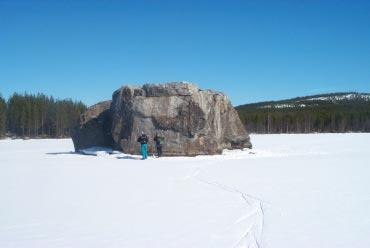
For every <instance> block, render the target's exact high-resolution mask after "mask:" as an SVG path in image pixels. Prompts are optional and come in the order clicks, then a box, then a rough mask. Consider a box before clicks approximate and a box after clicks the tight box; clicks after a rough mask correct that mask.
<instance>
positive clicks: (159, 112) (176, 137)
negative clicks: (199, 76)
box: [72, 82, 252, 156]
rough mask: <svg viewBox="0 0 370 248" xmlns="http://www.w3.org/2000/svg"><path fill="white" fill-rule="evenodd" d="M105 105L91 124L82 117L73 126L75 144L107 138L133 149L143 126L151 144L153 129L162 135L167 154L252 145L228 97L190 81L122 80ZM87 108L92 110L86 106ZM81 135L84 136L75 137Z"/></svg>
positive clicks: (126, 149) (114, 145)
mask: <svg viewBox="0 0 370 248" xmlns="http://www.w3.org/2000/svg"><path fill="white" fill-rule="evenodd" d="M109 105H110V108H109V109H108V103H106V105H104V107H102V108H101V109H100V110H103V109H104V110H103V111H102V112H100V114H99V115H98V116H99V117H97V119H96V117H94V118H92V119H91V120H93V122H92V124H89V123H90V122H89V121H88V122H81V123H80V125H79V129H75V130H76V133H75V134H74V135H73V137H72V138H73V141H74V143H75V147H76V149H81V148H82V147H86V146H87V145H90V146H102V145H103V144H107V146H109V145H110V147H112V148H114V149H119V150H122V151H123V152H125V153H130V154H138V153H139V151H140V147H139V144H138V143H137V137H138V136H139V135H140V133H141V132H142V131H143V132H145V133H146V134H147V135H148V136H149V138H150V144H149V147H150V149H151V150H154V144H153V137H154V135H155V134H156V133H158V134H160V135H162V136H163V137H164V138H165V144H164V147H163V152H164V155H168V156H179V155H185V156H194V155H201V154H219V153H221V152H222V150H223V149H241V148H251V146H252V145H251V143H250V139H249V135H248V134H247V132H246V130H245V128H244V126H243V124H242V122H241V121H240V119H239V116H238V114H237V112H236V110H235V109H234V108H233V106H232V105H231V103H230V101H229V99H228V98H227V97H226V96H225V95H224V94H222V93H220V92H216V91H212V90H201V89H199V88H198V86H196V85H194V84H191V83H186V82H180V83H167V84H145V85H143V86H141V87H138V86H124V87H122V88H120V89H118V90H117V91H115V92H114V93H113V99H112V102H111V103H109ZM95 108H96V107H95ZM88 111H91V112H94V111H92V110H90V108H89V110H88ZM96 113H99V111H97V112H96ZM104 113H105V114H104ZM102 114H103V116H101V115H102ZM85 115H86V114H85ZM88 116H89V115H88ZM91 120H90V121H91ZM99 121H102V123H101V122H99ZM86 124H89V127H88V128H87V127H85V126H86ZM98 124H99V125H98ZM108 128H110V130H109V131H108V130H107V129H108ZM94 129H95V131H94ZM79 132H84V134H83V135H82V134H81V133H79ZM95 132H96V133H97V135H95V136H94V135H93V133H95ZM89 135H91V137H87V136H89ZM81 137H83V138H84V142H81V141H79V139H80V138H81ZM109 138H110V139H109ZM109 143H110V144H109ZM76 144H78V145H76Z"/></svg>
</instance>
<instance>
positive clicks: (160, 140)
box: [154, 133, 164, 157]
mask: <svg viewBox="0 0 370 248" xmlns="http://www.w3.org/2000/svg"><path fill="white" fill-rule="evenodd" d="M154 142H155V148H156V149H157V156H158V157H161V156H162V146H163V144H164V137H162V136H158V134H157V133H156V134H155V136H154Z"/></svg>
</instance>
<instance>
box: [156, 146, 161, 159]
mask: <svg viewBox="0 0 370 248" xmlns="http://www.w3.org/2000/svg"><path fill="white" fill-rule="evenodd" d="M157 155H158V157H161V156H162V146H157Z"/></svg>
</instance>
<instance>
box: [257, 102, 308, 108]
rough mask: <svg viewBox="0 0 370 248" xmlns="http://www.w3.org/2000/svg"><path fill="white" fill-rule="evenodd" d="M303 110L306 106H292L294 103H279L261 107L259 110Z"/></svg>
mask: <svg viewBox="0 0 370 248" xmlns="http://www.w3.org/2000/svg"><path fill="white" fill-rule="evenodd" d="M297 107H298V108H304V107H306V104H303V103H301V104H294V103H280V104H272V105H271V104H269V105H264V106H261V107H260V108H278V109H282V108H297Z"/></svg>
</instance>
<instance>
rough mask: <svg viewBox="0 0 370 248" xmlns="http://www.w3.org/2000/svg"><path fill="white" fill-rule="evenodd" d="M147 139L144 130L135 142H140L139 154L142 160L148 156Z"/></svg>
mask: <svg viewBox="0 0 370 248" xmlns="http://www.w3.org/2000/svg"><path fill="white" fill-rule="evenodd" d="M148 141H149V138H148V136H147V135H146V134H145V133H144V132H141V135H140V136H139V138H138V139H137V142H139V143H140V148H141V155H142V156H143V157H142V160H144V159H147V158H148Z"/></svg>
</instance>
